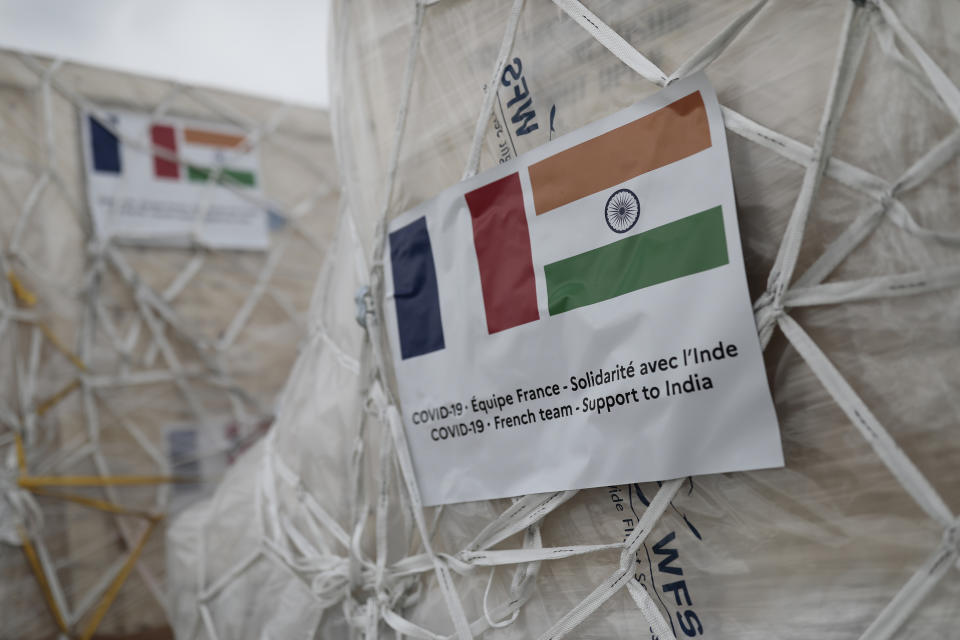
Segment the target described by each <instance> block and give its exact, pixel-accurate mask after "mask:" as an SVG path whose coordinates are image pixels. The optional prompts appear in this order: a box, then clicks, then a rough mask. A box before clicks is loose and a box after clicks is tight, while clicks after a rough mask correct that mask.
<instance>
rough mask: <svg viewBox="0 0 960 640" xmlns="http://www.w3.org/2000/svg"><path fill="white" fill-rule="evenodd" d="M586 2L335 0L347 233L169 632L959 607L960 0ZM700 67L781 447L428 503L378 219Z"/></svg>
mask: <svg viewBox="0 0 960 640" xmlns="http://www.w3.org/2000/svg"><path fill="white" fill-rule="evenodd" d="M588 6H589V9H588V8H586V7H583V6H582V5H580V4H579V3H578V2H576V1H575V0H555V2H554V3H549V2H533V1H530V2H524V1H523V0H515V1H513V2H507V1H506V0H505V1H503V2H496V3H491V2H456V1H452V0H451V1H439V2H419V3H386V2H378V1H376V0H368V1H354V2H340V3H336V4H335V9H334V20H333V23H332V24H334V25H335V27H334V31H333V34H334V42H333V45H332V46H333V53H334V56H333V58H334V61H335V62H334V68H333V74H332V75H333V77H334V87H333V99H334V106H333V123H334V127H333V129H334V136H335V143H336V147H337V152H338V159H339V162H340V167H341V172H342V175H341V180H342V205H341V209H342V215H341V218H340V226H339V229H338V236H337V244H336V247H335V250H334V252H333V255H332V256H331V259H330V261H329V262H328V264H327V268H326V269H325V271H324V272H323V274H322V275H321V278H320V280H319V282H318V284H317V289H316V296H315V300H314V305H313V309H312V313H311V321H312V324H311V329H312V333H311V336H312V337H311V341H310V343H309V345H308V346H307V347H306V348H305V349H304V352H303V353H302V355H301V357H300V359H299V362H298V364H297V366H296V367H295V369H294V371H293V374H292V376H291V378H290V380H289V382H288V384H287V387H286V391H285V395H284V397H283V400H282V403H281V410H280V414H279V417H278V421H277V428H276V429H275V430H274V431H273V432H271V434H270V436H269V437H268V438H267V439H266V441H265V443H264V446H263V448H262V449H258V450H257V453H256V454H255V455H254V454H251V455H249V456H248V457H247V458H245V459H244V460H243V462H242V464H243V465H244V468H245V469H248V470H249V471H248V474H249V475H248V476H245V477H244V478H243V479H242V482H241V479H240V478H239V477H237V478H236V480H235V481H234V482H226V483H224V484H223V485H222V486H221V487H220V488H219V490H218V493H217V496H216V497H215V499H214V500H213V501H212V502H210V503H206V504H204V505H203V506H198V507H196V508H195V510H193V511H191V512H189V513H188V514H186V515H185V516H184V517H183V518H182V519H181V520H180V522H179V523H178V524H177V525H176V526H175V527H174V529H173V532H172V534H171V537H170V538H169V542H170V545H171V556H170V558H171V560H170V562H171V566H170V575H171V576H172V577H173V583H172V589H173V591H174V592H176V594H177V602H178V603H180V607H182V608H180V607H178V612H179V613H178V615H177V617H176V620H175V623H176V629H177V633H178V637H181V638H216V637H219V638H226V637H249V638H256V637H261V636H262V634H265V633H270V631H268V630H270V629H276V628H278V626H277V625H281V626H283V628H284V629H285V633H287V634H291V635H293V634H294V633H293V632H294V631H295V635H298V636H300V637H321V638H340V637H367V638H372V637H377V636H378V635H379V634H384V635H388V637H389V636H390V635H391V634H396V636H397V637H415V638H443V637H456V638H467V637H471V636H482V637H485V638H518V639H519V638H536V637H540V638H551V639H552V638H559V637H562V636H564V635H567V634H568V633H569V634H570V636H571V637H577V638H620V637H638V636H640V637H648V634H649V637H651V638H653V637H659V638H661V639H662V638H668V637H671V635H672V636H675V637H680V638H683V637H707V638H728V637H739V638H769V637H778V638H798V639H799V638H811V637H818V638H858V637H864V638H889V637H894V635H895V636H896V637H904V638H939V637H951V636H953V635H956V628H957V626H958V623H960V609H958V607H957V602H958V601H960V600H958V597H960V573H958V572H957V558H958V554H960V548H958V539H960V536H958V533H957V532H958V521H957V515H956V514H957V512H958V508H960V437H958V435H957V432H956V429H957V420H958V415H960V411H958V409H960V406H958V404H957V398H958V397H960V395H958V390H960V357H958V355H960V354H958V347H960V344H958V337H960V336H958V326H960V296H958V294H957V286H958V284H960V254H958V244H960V225H958V222H957V216H956V215H955V213H956V211H955V210H956V203H957V199H958V196H960V181H958V175H960V174H958V173H957V170H958V168H960V161H958V158H957V152H958V151H960V136H958V134H957V133H956V131H957V127H958V121H960V91H958V89H957V85H958V83H960V57H958V55H957V52H956V49H955V46H954V45H955V43H956V42H958V41H960V5H955V4H949V3H943V2H941V3H928V2H922V1H919V0H903V1H896V2H894V1H892V0H891V1H890V2H889V4H888V3H887V2H885V1H882V0H878V1H876V2H816V3H795V2H790V1H788V0H769V1H767V2H765V1H763V0H761V1H760V2H743V1H729V2H720V3H706V4H705V3H695V2H692V1H689V2H688V1H681V2H675V1H671V2H666V1H665V2H642V3H623V2H614V1H609V2H602V1H594V2H590V3H589V5H588ZM505 65H513V66H512V69H513V71H512V72H511V77H512V76H513V74H514V73H516V74H517V75H520V73H521V66H522V75H523V77H524V79H525V86H526V89H527V90H528V93H529V96H528V97H529V98H530V104H529V105H527V104H526V98H524V99H522V100H519V101H517V102H515V103H514V104H513V105H510V106H508V103H509V102H510V100H511V98H512V97H514V96H515V94H514V92H513V88H512V87H510V86H506V85H504V83H503V78H504V75H503V74H504V69H505ZM704 68H705V69H706V72H707V74H708V75H709V77H710V79H711V81H712V82H713V84H714V86H715V87H716V89H717V92H718V95H719V98H720V102H721V104H723V105H724V106H725V108H726V109H725V111H724V118H725V122H726V126H727V130H728V141H729V146H730V153H731V163H732V166H733V178H734V186H735V190H736V196H737V201H738V209H739V221H740V228H741V235H742V238H743V243H744V249H745V256H744V257H745V262H746V267H747V273H748V279H749V282H750V287H751V294H752V296H753V298H754V300H756V316H757V325H758V332H759V335H760V339H761V343H762V344H763V345H764V347H765V361H766V366H767V372H768V377H769V380H770V384H771V387H772V389H773V392H774V397H775V402H776V407H777V413H778V417H779V420H780V425H781V432H782V437H783V442H784V448H785V456H786V468H785V469H780V470H770V471H761V472H750V473H737V474H723V475H715V476H704V477H698V478H693V479H688V480H684V481H671V482H667V483H664V484H663V485H662V486H658V485H657V484H644V485H639V486H637V485H631V486H618V487H610V488H602V489H592V490H585V491H580V492H562V493H558V494H542V495H537V496H526V497H523V498H519V499H517V500H515V501H510V500H499V501H492V502H473V503H463V504H457V505H451V506H447V507H445V508H439V509H428V510H422V509H421V508H420V507H419V504H418V498H417V487H416V482H415V479H414V478H413V477H412V475H411V469H410V467H409V458H408V455H407V453H406V449H405V446H406V445H405V442H404V441H403V434H402V429H401V427H400V425H399V418H398V414H397V410H396V408H395V406H393V404H392V403H393V401H392V398H393V394H392V393H391V392H390V389H391V388H392V384H393V383H392V381H391V380H390V377H391V373H390V366H389V363H387V362H384V360H383V352H384V349H383V348H382V341H381V338H382V335H381V334H380V333H379V331H380V327H379V326H378V320H377V315H376V313H375V309H376V305H375V302H376V301H377V299H378V293H379V288H378V281H379V277H380V267H379V264H378V260H379V258H380V257H381V255H382V253H381V252H382V248H381V246H380V244H379V243H380V242H381V241H382V237H383V235H382V234H383V229H382V226H381V221H382V220H383V219H384V218H387V219H389V218H391V217H393V216H395V215H398V214H400V213H401V212H403V211H405V210H406V209H408V208H409V207H411V206H412V205H415V204H417V203H418V202H421V201H423V200H425V199H427V198H429V197H431V196H432V195H434V194H435V193H437V192H439V191H440V190H442V189H443V188H444V187H446V186H447V185H449V184H451V183H453V182H455V181H456V180H458V179H459V178H460V177H461V176H462V175H471V174H472V173H473V172H475V171H476V170H477V169H478V167H479V168H483V167H488V166H491V165H492V164H493V163H495V162H496V161H497V159H498V158H504V157H511V156H512V155H513V154H515V153H520V152H523V151H524V150H527V149H530V148H532V147H534V146H536V145H538V144H541V143H542V142H544V141H545V140H547V139H549V138H550V137H551V135H554V134H561V133H564V132H566V131H570V130H572V129H575V128H577V127H579V126H582V125H583V124H585V123H587V122H590V121H591V120H594V119H596V118H598V117H600V116H603V115H606V114H609V113H611V112H614V111H616V110H618V109H620V108H623V107H624V106H626V105H628V104H630V103H632V102H634V101H636V100H638V99H640V98H642V97H644V96H646V95H649V94H650V93H652V92H653V91H655V90H656V89H657V88H658V86H659V85H663V84H665V83H667V82H669V81H670V78H671V77H679V76H683V75H685V74H687V73H692V72H694V71H697V70H701V69H704ZM498 81H499V85H498V86H497V87H496V88H497V95H496V96H494V95H493V93H492V92H488V93H486V94H485V93H484V90H485V87H487V88H489V87H491V85H492V84H493V83H497V82H498ZM485 96H487V97H488V98H489V99H487V100H485ZM511 107H512V108H513V110H512V111H511ZM518 107H519V108H520V109H521V110H522V111H523V112H524V113H529V112H535V116H534V117H532V118H527V117H525V116H524V115H520V116H518V117H515V116H516V114H517V111H516V109H517V108H518ZM491 112H492V117H491ZM478 116H479V118H478ZM534 123H535V124H536V125H537V127H536V128H535V129H534V128H533V126H532V125H533V124H534ZM520 127H523V128H525V129H526V131H527V133H525V134H523V135H518V132H517V129H518V128H520ZM475 131H476V135H475ZM508 132H509V133H508ZM501 143H503V144H501ZM821 283H823V284H821ZM367 286H371V287H372V294H371V295H370V296H369V297H368V298H367V301H368V307H369V311H370V313H368V314H367V315H366V322H367V328H368V329H369V330H370V332H371V335H372V336H373V339H372V342H367V341H365V336H364V331H363V329H362V328H361V327H360V326H359V325H358V324H357V322H356V321H355V319H354V315H355V313H354V308H353V306H352V304H351V302H350V301H351V300H352V298H353V297H354V295H355V294H356V293H357V291H361V290H363V288H364V287H367ZM369 303H374V304H369ZM529 454H530V464H544V465H549V464H550V463H551V461H550V460H544V459H541V458H539V457H538V455H537V451H530V452H529ZM253 474H256V479H255V480H251V477H250V476H253ZM194 565H196V566H194ZM495 569H496V570H495ZM294 583H296V584H297V585H298V586H297V587H294V586H293V585H294ZM274 593H276V594H277V596H276V600H275V601H274V604H275V605H276V606H269V605H267V604H266V603H265V602H264V594H274ZM303 594H308V595H309V596H310V598H311V600H310V602H311V603H312V604H311V607H312V608H310V609H309V611H308V610H305V609H304V608H300V605H299V603H300V602H302V600H301V598H302V597H303ZM287 599H289V600H287ZM286 601H289V602H291V603H296V604H294V605H293V606H284V605H283V604H282V603H284V602H286ZM248 612H250V613H249V615H248ZM321 612H322V615H320V613H321ZM314 614H316V615H314ZM317 618H320V622H319V625H317V623H316V619H317ZM240 620H243V621H244V622H245V624H244V625H240V626H237V625H238V621H240Z"/></svg>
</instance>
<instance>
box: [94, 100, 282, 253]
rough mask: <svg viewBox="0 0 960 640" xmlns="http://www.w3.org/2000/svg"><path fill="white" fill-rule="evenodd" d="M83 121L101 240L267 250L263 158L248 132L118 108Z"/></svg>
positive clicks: (97, 230) (98, 232)
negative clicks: (262, 199)
mask: <svg viewBox="0 0 960 640" xmlns="http://www.w3.org/2000/svg"><path fill="white" fill-rule="evenodd" d="M82 118H83V126H82V127H81V129H82V131H83V148H84V158H85V160H86V168H87V190H88V197H89V200H90V210H91V211H92V213H93V219H94V225H95V227H96V232H97V235H98V237H100V238H107V237H115V238H119V239H123V240H124V241H128V242H130V241H133V242H139V243H144V244H167V245H175V246H188V245H191V244H201V245H204V246H208V247H213V248H218V249H265V248H266V247H267V246H268V240H269V238H268V232H267V212H266V211H265V209H264V208H263V206H262V205H260V204H257V201H258V198H259V196H260V195H261V192H260V166H259V160H258V157H257V154H256V152H255V151H253V150H251V149H250V148H249V146H248V145H247V143H246V138H245V136H244V134H243V132H242V131H240V130H238V129H235V128H231V127H225V126H223V125H219V124H212V123H205V122H199V121H195V120H187V119H184V118H175V117H171V116H162V117H158V118H156V119H154V118H151V117H150V116H148V115H147V114H143V113H135V112H131V111H122V110H116V109H111V110H108V111H106V112H99V113H98V114H96V115H95V114H93V113H89V112H85V113H83V114H82ZM250 196H252V198H251V197H250Z"/></svg>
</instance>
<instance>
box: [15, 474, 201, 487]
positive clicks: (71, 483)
mask: <svg viewBox="0 0 960 640" xmlns="http://www.w3.org/2000/svg"><path fill="white" fill-rule="evenodd" d="M168 482H170V483H189V482H199V478H193V477H190V476H104V477H100V476H23V477H21V478H20V480H19V481H18V484H19V485H20V486H21V487H23V488H25V489H35V488H42V487H106V486H118V485H119V486H132V485H144V484H165V483H168Z"/></svg>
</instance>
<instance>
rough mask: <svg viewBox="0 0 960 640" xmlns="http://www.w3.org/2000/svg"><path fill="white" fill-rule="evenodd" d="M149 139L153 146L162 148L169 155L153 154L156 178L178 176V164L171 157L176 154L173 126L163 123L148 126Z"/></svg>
mask: <svg viewBox="0 0 960 640" xmlns="http://www.w3.org/2000/svg"><path fill="white" fill-rule="evenodd" d="M150 139H151V141H152V142H153V146H155V147H157V148H158V149H163V150H165V151H167V152H168V154H169V155H167V156H162V155H159V154H156V153H155V154H154V155H153V173H154V175H155V176H156V177H158V178H174V179H177V178H179V177H180V165H178V164H177V163H176V161H175V160H174V159H173V158H174V157H175V156H176V155H177V134H176V132H175V131H174V130H173V127H171V126H169V125H164V124H155V125H153V126H152V127H150Z"/></svg>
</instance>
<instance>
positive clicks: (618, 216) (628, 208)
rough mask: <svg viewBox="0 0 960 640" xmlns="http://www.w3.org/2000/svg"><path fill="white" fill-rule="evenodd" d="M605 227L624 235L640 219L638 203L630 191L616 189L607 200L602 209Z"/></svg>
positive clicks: (635, 195)
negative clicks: (605, 221) (605, 222)
mask: <svg viewBox="0 0 960 640" xmlns="http://www.w3.org/2000/svg"><path fill="white" fill-rule="evenodd" d="M603 213H604V217H605V218H606V220H607V226H608V227H610V229H611V230H613V231H616V232H617V233H626V232H627V231H629V230H630V229H632V228H633V225H635V224H637V220H638V219H639V218H640V201H639V200H638V199H637V194H635V193H634V192H633V191H630V189H618V190H617V191H614V192H613V194H612V195H611V196H610V197H609V198H608V199H607V206H606V207H604V212H603Z"/></svg>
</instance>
